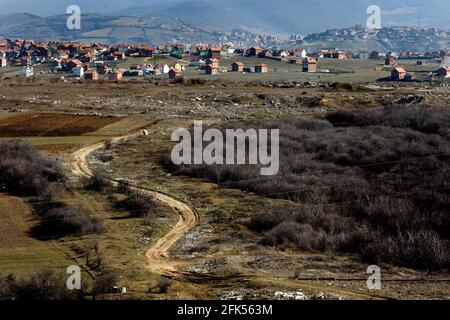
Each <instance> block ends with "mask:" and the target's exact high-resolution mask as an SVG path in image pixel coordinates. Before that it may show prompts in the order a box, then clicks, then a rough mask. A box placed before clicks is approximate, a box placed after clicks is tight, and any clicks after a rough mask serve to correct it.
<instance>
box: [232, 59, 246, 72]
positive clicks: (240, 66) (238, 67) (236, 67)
mask: <svg viewBox="0 0 450 320" xmlns="http://www.w3.org/2000/svg"><path fill="white" fill-rule="evenodd" d="M231 70H232V71H233V72H243V71H244V63H242V62H240V61H236V62H234V63H232V64H231Z"/></svg>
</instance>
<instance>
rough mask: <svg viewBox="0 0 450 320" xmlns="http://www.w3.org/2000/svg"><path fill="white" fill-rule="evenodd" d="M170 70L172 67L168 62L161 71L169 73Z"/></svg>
mask: <svg viewBox="0 0 450 320" xmlns="http://www.w3.org/2000/svg"><path fill="white" fill-rule="evenodd" d="M169 71H170V67H169V65H167V64H165V65H164V66H163V67H162V68H161V72H162V73H164V74H167V73H169Z"/></svg>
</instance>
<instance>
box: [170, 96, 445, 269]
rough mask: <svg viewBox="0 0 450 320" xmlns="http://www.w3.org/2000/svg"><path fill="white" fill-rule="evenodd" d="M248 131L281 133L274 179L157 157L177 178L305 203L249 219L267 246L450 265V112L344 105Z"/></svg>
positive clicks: (251, 170)
mask: <svg viewBox="0 0 450 320" xmlns="http://www.w3.org/2000/svg"><path fill="white" fill-rule="evenodd" d="M344 89H348V90H350V89H351V90H353V89H354V88H350V87H349V88H344ZM228 127H229V128H230V127H231V128H244V129H245V128H248V127H250V126H249V125H248V124H247V125H239V124H237V125H234V124H233V125H230V126H228ZM251 128H254V129H259V128H264V129H275V128H278V129H280V162H281V163H280V171H279V174H278V175H277V176H274V177H271V178H270V179H262V178H261V176H260V174H259V167H258V166H249V165H214V166H208V165H181V166H176V165H174V164H173V163H172V162H171V160H170V157H169V156H166V157H163V158H162V159H161V163H162V164H163V166H164V167H165V168H166V169H167V170H169V171H171V172H172V173H174V174H179V175H187V176H191V177H198V178H207V179H210V180H211V181H213V182H216V183H218V184H221V185H223V186H225V187H231V188H239V189H241V190H245V191H251V192H254V193H256V194H259V195H262V196H266V197H271V198H282V199H287V200H291V201H293V202H296V203H300V204H302V206H301V207H297V206H296V205H294V204H293V205H292V207H293V208H295V210H286V209H285V208H275V209H274V210H273V211H271V212H269V213H267V212H264V213H261V214H260V215H257V216H254V217H252V218H251V219H250V220H249V221H248V223H247V226H248V228H249V229H251V230H253V231H255V232H258V233H260V234H261V236H262V243H263V244H266V245H270V246H280V247H295V248H297V249H298V250H336V251H343V252H351V253H357V254H359V255H360V256H361V259H363V260H366V261H377V262H388V263H392V264H396V265H402V266H406V267H414V268H419V269H448V268H449V266H450V262H449V261H450V254H449V235H450V211H449V210H450V194H449V192H448V188H449V181H450V141H449V134H448V132H450V110H448V108H435V107H423V106H414V107H411V106H399V107H390V108H385V109H377V110H364V109H362V110H355V111H339V112H334V113H330V114H328V115H326V116H325V120H321V119H307V120H305V119H299V120H277V121H268V122H265V123H260V124H256V125H252V126H251ZM205 129H206V128H205ZM427 248H429V249H428V250H427Z"/></svg>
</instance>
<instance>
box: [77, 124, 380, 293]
mask: <svg viewBox="0 0 450 320" xmlns="http://www.w3.org/2000/svg"><path fill="white" fill-rule="evenodd" d="M140 135H141V133H134V134H130V135H126V136H122V137H116V138H113V139H112V141H111V142H112V143H113V144H114V143H118V142H120V141H124V140H127V139H132V138H135V137H138V136H140ZM102 148H105V143H103V142H102V143H97V144H94V145H90V146H86V147H84V148H82V149H80V150H78V151H76V152H74V153H73V154H72V156H71V159H70V166H71V168H72V170H73V172H74V173H75V174H78V175H80V176H86V177H90V176H93V174H94V173H93V172H92V170H91V169H90V168H89V166H88V164H87V160H86V158H87V157H88V156H89V154H91V153H92V152H94V151H97V150H99V149H102ZM109 180H110V181H111V182H112V184H113V185H115V186H117V185H118V183H119V181H118V180H114V179H109ZM130 188H131V189H132V190H136V191H140V192H143V193H145V194H147V195H149V196H151V197H152V198H154V199H156V200H158V201H161V202H163V203H165V204H167V205H169V206H170V207H172V208H173V209H174V210H175V211H176V212H178V213H179V215H180V219H179V221H178V222H177V224H176V225H175V226H174V227H173V228H172V229H171V230H170V231H169V232H168V233H167V234H166V235H164V236H163V237H162V238H160V239H159V240H158V241H157V242H156V243H155V244H154V245H153V246H152V247H151V248H149V249H148V250H147V251H146V253H145V256H146V257H147V265H148V268H149V270H150V271H152V272H154V273H157V274H160V275H163V276H167V277H171V278H176V277H180V276H183V275H185V276H186V274H185V273H184V272H182V271H179V270H178V267H179V266H181V265H182V264H183V262H182V261H178V260H174V259H171V258H170V256H169V251H170V249H171V248H172V247H173V245H174V244H175V243H176V242H177V241H178V240H179V239H180V238H181V237H182V236H183V235H185V234H186V233H187V232H189V230H191V229H192V228H193V227H195V225H196V224H197V223H198V221H199V215H198V213H197V211H196V210H195V209H194V208H192V207H191V206H189V205H188V204H187V203H185V202H184V201H183V200H180V199H177V198H175V197H173V196H171V195H169V194H166V193H163V192H160V191H155V190H152V189H147V188H143V187H138V186H130ZM191 276H192V275H191ZM253 277H259V280H262V279H264V280H265V281H268V282H269V283H270V282H274V283H278V284H279V283H283V282H289V283H291V284H293V283H295V285H296V286H301V287H304V288H309V289H314V290H319V291H323V292H333V293H339V294H343V295H346V296H347V297H351V298H354V299H385V298H386V297H382V296H377V295H373V294H370V293H365V292H361V291H357V290H351V289H343V288H336V287H333V288H330V287H327V286H326V285H321V284H316V283H308V282H306V281H293V280H291V279H282V278H278V277H275V276H269V275H267V274H251V275H241V276H240V277H237V278H236V280H238V281H245V280H244V279H246V278H248V279H251V278H253ZM207 278H208V276H205V277H204V278H203V279H202V280H203V281H205V280H207ZM211 279H212V280H214V277H213V278H211ZM248 279H247V280H248ZM203 281H202V282H203Z"/></svg>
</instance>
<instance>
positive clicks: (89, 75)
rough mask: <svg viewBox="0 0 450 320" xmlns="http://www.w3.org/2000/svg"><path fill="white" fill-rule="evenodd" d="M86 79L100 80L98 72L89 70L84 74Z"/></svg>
mask: <svg viewBox="0 0 450 320" xmlns="http://www.w3.org/2000/svg"><path fill="white" fill-rule="evenodd" d="M84 79H85V80H92V81H97V80H98V72H97V71H94V70H88V71H86V72H85V73H84Z"/></svg>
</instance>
